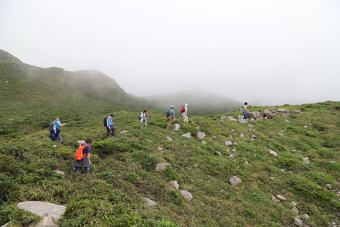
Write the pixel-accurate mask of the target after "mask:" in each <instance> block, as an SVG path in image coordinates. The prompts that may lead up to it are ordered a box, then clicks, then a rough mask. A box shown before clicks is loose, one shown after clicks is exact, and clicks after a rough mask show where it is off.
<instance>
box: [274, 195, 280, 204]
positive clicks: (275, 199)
mask: <svg viewBox="0 0 340 227" xmlns="http://www.w3.org/2000/svg"><path fill="white" fill-rule="evenodd" d="M272 201H273V202H275V203H279V202H280V200H278V199H277V198H276V197H275V196H274V195H272Z"/></svg>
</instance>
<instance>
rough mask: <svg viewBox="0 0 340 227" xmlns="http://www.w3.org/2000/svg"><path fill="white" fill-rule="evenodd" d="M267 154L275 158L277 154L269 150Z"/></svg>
mask: <svg viewBox="0 0 340 227" xmlns="http://www.w3.org/2000/svg"><path fill="white" fill-rule="evenodd" d="M268 152H269V154H271V155H273V156H275V157H277V153H276V152H275V151H273V150H271V149H269V150H268Z"/></svg>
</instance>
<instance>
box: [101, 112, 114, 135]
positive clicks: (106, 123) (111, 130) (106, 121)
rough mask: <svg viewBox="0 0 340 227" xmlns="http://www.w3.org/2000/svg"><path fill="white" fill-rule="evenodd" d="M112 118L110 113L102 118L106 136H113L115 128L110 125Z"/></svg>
mask: <svg viewBox="0 0 340 227" xmlns="http://www.w3.org/2000/svg"><path fill="white" fill-rule="evenodd" d="M112 118H113V114H110V116H108V117H106V118H104V126H105V127H106V137H109V136H110V135H111V136H114V135H115V131H116V129H115V128H114V127H113V125H112Z"/></svg>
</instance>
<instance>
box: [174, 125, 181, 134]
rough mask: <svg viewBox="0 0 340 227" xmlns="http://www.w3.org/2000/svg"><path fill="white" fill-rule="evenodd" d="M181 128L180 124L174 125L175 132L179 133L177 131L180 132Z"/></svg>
mask: <svg viewBox="0 0 340 227" xmlns="http://www.w3.org/2000/svg"><path fill="white" fill-rule="evenodd" d="M180 128H181V125H180V124H174V129H173V130H174V132H177V131H179V130H180Z"/></svg>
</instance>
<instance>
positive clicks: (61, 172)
mask: <svg viewBox="0 0 340 227" xmlns="http://www.w3.org/2000/svg"><path fill="white" fill-rule="evenodd" d="M54 172H55V173H56V174H58V175H61V176H64V175H65V173H64V172H63V171H61V170H58V169H57V170H54Z"/></svg>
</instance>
